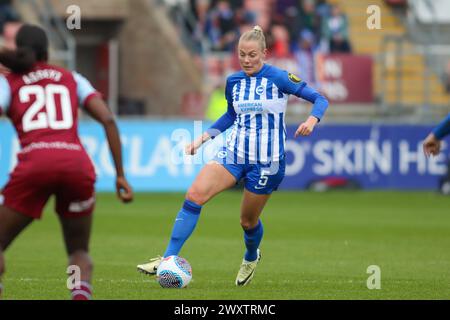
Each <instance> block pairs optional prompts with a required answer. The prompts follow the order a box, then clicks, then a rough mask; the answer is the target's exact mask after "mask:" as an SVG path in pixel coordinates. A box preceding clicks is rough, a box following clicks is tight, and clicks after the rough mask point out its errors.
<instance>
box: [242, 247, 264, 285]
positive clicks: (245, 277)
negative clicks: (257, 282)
mask: <svg viewBox="0 0 450 320" xmlns="http://www.w3.org/2000/svg"><path fill="white" fill-rule="evenodd" d="M257 255H258V258H256V260H255V261H246V260H245V259H244V260H242V264H241V267H240V268H239V272H238V274H237V277H236V285H237V286H240V287H242V286H245V285H247V284H248V283H249V282H250V281H251V280H252V278H253V276H254V275H255V269H256V266H257V265H258V262H259V260H261V251H260V250H259V249H258V252H257Z"/></svg>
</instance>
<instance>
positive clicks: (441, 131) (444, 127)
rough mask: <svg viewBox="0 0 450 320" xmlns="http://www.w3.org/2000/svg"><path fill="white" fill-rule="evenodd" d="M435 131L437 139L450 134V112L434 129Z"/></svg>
mask: <svg viewBox="0 0 450 320" xmlns="http://www.w3.org/2000/svg"><path fill="white" fill-rule="evenodd" d="M433 133H434V135H435V136H436V138H437V139H439V140H441V139H443V138H444V137H445V136H447V135H448V134H450V113H449V114H448V115H447V117H446V118H445V119H444V120H442V122H441V123H440V124H439V125H437V126H436V128H434V129H433Z"/></svg>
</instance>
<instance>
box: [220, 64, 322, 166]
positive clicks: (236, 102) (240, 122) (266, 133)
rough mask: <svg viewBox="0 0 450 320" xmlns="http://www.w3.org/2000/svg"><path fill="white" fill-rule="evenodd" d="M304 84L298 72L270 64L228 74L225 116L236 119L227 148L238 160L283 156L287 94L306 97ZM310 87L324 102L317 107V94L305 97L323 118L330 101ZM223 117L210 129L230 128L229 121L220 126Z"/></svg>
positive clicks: (250, 160) (253, 161)
mask: <svg viewBox="0 0 450 320" xmlns="http://www.w3.org/2000/svg"><path fill="white" fill-rule="evenodd" d="M305 87H307V86H306V83H305V82H303V81H301V80H300V79H299V78H297V77H296V76H295V75H293V74H290V73H288V72H286V71H284V70H281V69H279V68H277V67H274V66H271V65H268V64H264V66H263V67H262V69H261V70H260V71H259V72H258V73H256V74H254V75H252V76H247V75H246V74H245V73H244V72H243V71H240V72H237V73H234V74H232V75H231V76H229V77H228V79H227V85H226V88H225V95H226V99H227V102H228V113H227V114H225V115H224V116H223V117H222V118H224V117H225V116H227V117H228V118H227V121H228V122H229V121H230V119H233V120H234V122H233V127H232V130H231V134H230V135H229V136H228V140H227V149H228V150H229V151H231V152H233V153H234V155H235V159H236V157H237V158H238V159H239V163H240V162H242V161H245V163H268V162H271V161H279V160H282V159H283V158H284V150H285V141H286V129H285V127H286V125H285V119H284V118H285V114H286V106H287V102H288V96H289V95H290V94H294V95H296V96H298V97H302V98H305V97H304V96H303V95H302V91H303V89H304V88H305ZM307 88H308V90H309V91H312V92H313V93H315V94H317V97H319V98H321V99H322V100H323V101H324V102H323V101H322V103H319V104H318V105H317V106H316V98H317V97H316V96H315V97H314V98H313V100H312V101H311V99H307V98H305V99H307V100H308V101H311V102H315V108H313V111H312V115H314V116H316V117H317V118H318V119H319V120H320V118H321V117H322V116H323V113H324V112H325V109H326V107H327V105H328V103H327V101H326V99H325V98H323V97H322V96H321V95H320V94H318V93H317V92H316V91H315V90H313V89H311V88H309V87H307ZM309 96H310V94H309ZM309 96H308V98H309ZM319 100H320V99H319ZM222 118H221V119H219V120H220V121H217V122H216V124H215V125H213V126H212V127H211V129H217V130H219V131H224V129H226V128H228V127H229V125H227V124H225V125H221V123H227V121H225V120H224V119H222ZM221 121H222V122H221ZM230 124H231V123H230Z"/></svg>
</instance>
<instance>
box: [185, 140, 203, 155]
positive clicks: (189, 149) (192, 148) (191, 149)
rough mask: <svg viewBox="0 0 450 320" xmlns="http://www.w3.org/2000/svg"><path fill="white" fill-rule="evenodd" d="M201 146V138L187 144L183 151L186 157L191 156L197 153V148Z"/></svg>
mask: <svg viewBox="0 0 450 320" xmlns="http://www.w3.org/2000/svg"><path fill="white" fill-rule="evenodd" d="M202 144H203V140H202V138H201V137H200V138H198V139H196V140H194V141H192V142H191V143H189V144H188V145H187V146H186V148H185V149H184V151H185V152H186V154H187V155H188V156H193V155H194V154H196V153H197V150H198V148H200V147H201V146H202Z"/></svg>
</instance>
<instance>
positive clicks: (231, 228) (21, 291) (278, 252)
mask: <svg viewBox="0 0 450 320" xmlns="http://www.w3.org/2000/svg"><path fill="white" fill-rule="evenodd" d="M182 201H183V194H179V193H174V194H137V195H136V198H135V201H134V203H132V204H130V205H122V204H120V203H119V202H118V201H116V199H115V196H114V195H112V194H99V195H98V198H97V208H96V212H95V219H94V227H93V236H92V240H91V253H92V257H93V259H94V262H95V270H94V282H93V285H94V297H95V298H96V299H148V300H152V299H202V300H203V299H283V300H284V299H449V298H450V210H449V208H450V198H449V197H444V196H441V195H438V194H435V193H431V192H329V193H309V192H277V193H274V195H273V196H272V198H271V200H270V201H269V203H268V205H267V206H266V209H265V211H264V213H263V216H262V219H263V222H264V226H265V234H264V238H263V241H262V244H261V250H262V255H263V256H262V260H261V263H260V265H259V266H258V269H257V270H256V273H255V277H254V279H253V281H252V283H251V284H250V285H249V286H248V287H243V288H237V287H235V285H234V279H235V276H236V273H237V270H238V267H239V264H240V262H241V259H242V255H243V252H244V243H243V237H242V230H241V228H240V225H239V208H240V202H241V193H240V192H237V191H230V192H225V193H223V194H221V195H219V196H217V197H216V198H214V199H212V200H211V201H210V203H208V204H207V205H206V206H205V207H204V208H203V211H202V214H201V218H200V220H199V223H198V225H197V229H196V230H195V232H194V234H193V235H192V237H191V238H190V239H189V240H188V242H187V243H186V244H185V246H184V248H183V250H182V252H181V254H180V255H181V256H183V257H185V258H187V259H188V261H189V262H190V263H191V265H192V268H193V275H194V276H193V281H192V282H191V284H190V285H189V287H188V288H186V289H181V290H177V289H162V288H160V287H159V285H158V284H157V283H156V281H155V280H154V278H150V277H148V276H145V275H143V274H140V273H138V272H137V271H136V265H137V264H138V263H143V262H144V261H145V260H146V259H148V258H151V257H153V256H155V255H157V254H162V253H163V251H164V249H165V247H166V245H167V241H168V238H169V235H170V231H171V229H172V223H173V221H174V218H175V215H176V213H177V212H178V210H179V208H180V206H181V204H182ZM6 262H7V273H6V274H5V276H4V279H3V280H4V281H3V282H4V286H5V292H4V298H5V299H68V298H69V294H68V291H67V289H66V275H65V270H66V256H65V251H64V247H63V243H62V235H61V231H60V227H59V224H58V220H57V218H56V217H55V215H54V214H53V212H52V204H51V205H49V206H47V208H46V212H45V214H44V217H43V219H42V221H39V222H35V223H34V224H33V225H32V226H31V227H29V228H28V229H27V230H25V232H24V233H23V234H22V235H21V236H20V237H19V238H18V239H17V240H16V241H15V242H14V243H13V245H12V246H11V247H10V249H9V250H8V251H7V252H6ZM370 265H378V266H379V267H380V268H381V289H379V290H377V289H373V290H369V289H368V288H367V279H368V277H369V276H370V274H368V273H367V268H368V266H370Z"/></svg>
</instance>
